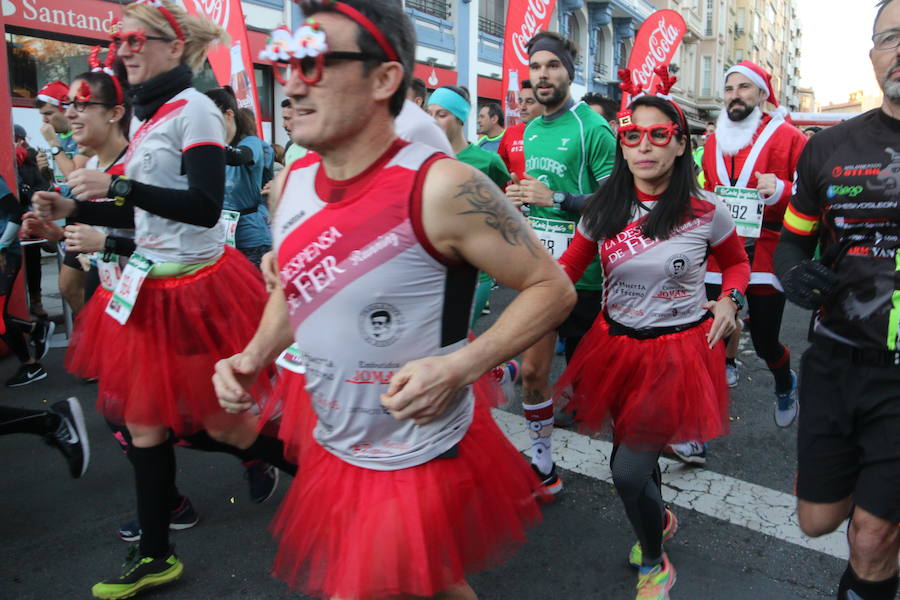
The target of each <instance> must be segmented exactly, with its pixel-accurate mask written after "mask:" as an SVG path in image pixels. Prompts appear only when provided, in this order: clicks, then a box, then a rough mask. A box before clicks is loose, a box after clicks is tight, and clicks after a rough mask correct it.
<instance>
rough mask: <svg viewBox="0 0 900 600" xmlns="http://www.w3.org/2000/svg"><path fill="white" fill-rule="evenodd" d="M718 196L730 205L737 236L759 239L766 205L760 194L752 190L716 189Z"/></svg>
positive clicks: (724, 187) (738, 188)
mask: <svg viewBox="0 0 900 600" xmlns="http://www.w3.org/2000/svg"><path fill="white" fill-rule="evenodd" d="M716 195H717V196H718V197H719V198H721V199H722V201H723V202H724V203H725V204H727V205H728V209H729V210H730V211H731V218H732V219H734V225H735V227H736V228H737V234H738V235H739V236H741V237H745V238H758V237H759V235H760V233H761V232H762V223H763V211H765V209H766V205H765V203H764V202H763V201H762V198H760V197H759V192H758V191H757V190H754V189H750V188H740V187H728V186H724V185H720V186H717V187H716Z"/></svg>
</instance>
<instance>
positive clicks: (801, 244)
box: [774, 228, 819, 278]
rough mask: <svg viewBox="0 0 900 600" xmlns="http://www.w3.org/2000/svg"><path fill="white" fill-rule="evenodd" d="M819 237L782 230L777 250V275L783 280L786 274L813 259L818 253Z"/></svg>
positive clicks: (775, 260)
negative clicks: (803, 262) (802, 262)
mask: <svg viewBox="0 0 900 600" xmlns="http://www.w3.org/2000/svg"><path fill="white" fill-rule="evenodd" d="M818 241H819V237H818V236H816V235H797V234H796V233H793V232H792V231H789V230H788V229H787V228H782V230H781V240H779V242H778V246H777V247H776V248H775V258H774V262H775V274H776V275H777V276H778V277H779V278H783V277H784V275H785V273H787V272H788V271H790V270H791V269H793V268H794V267H795V266H797V265H798V264H800V262H801V261H803V260H806V259H809V258H812V256H813V254H814V253H815V251H816V245H817V244H818Z"/></svg>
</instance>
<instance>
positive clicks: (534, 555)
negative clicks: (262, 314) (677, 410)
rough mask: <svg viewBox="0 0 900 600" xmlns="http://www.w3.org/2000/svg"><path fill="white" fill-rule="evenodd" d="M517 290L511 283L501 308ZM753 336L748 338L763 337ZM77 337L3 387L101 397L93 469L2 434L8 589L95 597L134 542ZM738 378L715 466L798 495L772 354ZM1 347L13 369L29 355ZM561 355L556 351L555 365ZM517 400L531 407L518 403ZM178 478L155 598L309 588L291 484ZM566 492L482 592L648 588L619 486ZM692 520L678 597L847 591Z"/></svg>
mask: <svg viewBox="0 0 900 600" xmlns="http://www.w3.org/2000/svg"><path fill="white" fill-rule="evenodd" d="M511 297H512V293H511V292H509V291H508V290H502V289H501V290H498V291H496V292H495V293H494V297H493V300H492V306H493V314H492V315H490V316H488V317H484V318H483V319H482V322H481V323H480V324H479V326H480V328H483V327H484V326H486V325H488V324H489V323H490V322H492V320H493V319H495V318H496V315H497V314H498V313H499V312H500V310H501V309H502V308H503V307H504V306H505V305H506V304H507V303H508V302H509V301H510V299H511ZM808 318H809V316H808V313H806V312H804V311H800V310H799V309H796V308H795V307H788V309H787V312H786V315H785V323H784V327H783V334H782V339H783V341H784V342H785V343H787V344H788V345H789V346H790V347H791V348H792V349H793V351H794V354H793V358H792V362H793V363H794V365H795V367H796V365H797V362H798V360H799V356H800V352H802V350H803V349H804V348H805V347H806V342H805V336H806V327H807V324H808ZM745 350H748V351H749V342H747V344H746V348H745ZM62 360H63V351H62V350H52V351H51V352H50V354H49V355H48V357H47V359H46V360H45V364H46V366H47V368H48V370H49V372H50V376H49V377H48V378H47V379H45V380H44V381H41V382H38V383H36V384H33V385H31V386H28V387H25V388H20V389H17V390H9V389H6V388H2V392H0V395H2V400H0V402H2V403H4V404H7V405H12V406H22V407H43V406H48V405H49V404H51V403H53V402H55V401H57V400H61V399H64V398H66V397H68V396H72V395H74V396H77V397H79V398H80V399H81V401H82V403H83V404H84V405H85V407H86V409H87V418H88V425H89V433H90V436H91V442H92V456H91V466H90V470H89V471H88V472H87V474H86V475H85V476H84V478H82V479H80V480H72V479H70V478H69V477H68V475H67V471H66V466H65V463H64V462H63V460H62V459H61V458H60V456H59V454H58V453H57V452H56V450H54V449H53V448H51V447H48V446H46V445H45V444H43V443H42V442H41V440H40V439H39V438H36V437H33V436H27V435H11V436H4V437H0V456H2V458H3V465H4V466H3V470H2V473H3V477H0V513H2V514H3V517H2V518H0V542H2V543H0V599H16V600H29V599H34V600H37V599H40V600H47V599H54V600H55V599H74V598H89V597H90V587H91V585H92V584H93V583H95V582H97V581H99V580H100V579H102V578H104V577H107V576H109V575H111V574H113V573H115V572H116V571H117V569H118V566H119V564H120V563H121V562H122V560H123V558H124V556H125V553H126V550H127V545H126V544H125V543H123V542H121V541H119V540H118V538H117V537H116V535H115V534H116V530H117V528H118V526H119V525H120V524H121V523H123V522H125V521H128V520H130V519H132V518H134V516H135V515H134V498H133V483H132V473H131V468H130V465H129V464H128V462H127V460H126V459H125V457H124V456H123V455H122V454H121V452H120V451H119V450H118V446H117V444H116V442H115V441H114V440H113V438H112V437H111V435H110V434H109V431H108V430H107V428H106V426H105V424H104V422H103V420H102V419H101V418H100V417H99V416H98V415H97V414H96V412H95V411H93V410H92V409H91V406H92V404H93V401H94V397H95V395H96V386H92V385H85V384H82V383H81V382H79V381H77V380H76V379H75V378H74V377H72V376H71V375H68V374H66V373H65V372H64V370H63V368H62ZM742 360H743V362H744V368H743V371H742V381H741V384H740V386H739V387H738V388H737V389H735V390H733V394H732V409H731V413H732V431H731V433H730V435H729V436H728V437H726V438H724V439H721V440H716V441H714V442H712V443H711V444H710V458H709V461H708V463H707V469H708V470H710V471H713V472H716V473H721V474H723V475H727V476H730V477H733V478H737V479H740V480H743V481H747V482H751V483H754V484H758V485H760V486H764V487H766V488H771V489H774V490H777V491H779V492H784V493H790V492H791V491H792V489H793V481H794V469H795V438H796V425H795V426H793V427H791V428H789V429H787V430H780V429H778V428H777V427H775V425H774V423H773V420H772V401H773V393H772V380H771V376H770V375H769V373H768V371H766V369H765V367H764V365H763V363H761V362H760V361H759V360H758V359H757V358H756V357H755V356H753V355H752V353H750V354H744V355H742ZM15 366H16V365H15V364H14V361H13V360H12V359H5V360H3V361H0V377H2V378H3V379H5V378H6V377H8V376H9V374H11V373H12V372H13V371H14V369H15ZM561 369H562V361H561V360H559V359H557V364H556V365H555V369H554V371H555V373H557V374H558V373H559V372H560V370H561ZM507 410H509V411H510V412H521V410H520V408H519V407H518V406H509V407H507ZM177 458H178V483H179V487H180V488H181V489H182V491H183V492H184V493H186V494H188V495H189V496H190V498H191V500H192V501H193V503H194V506H195V507H196V508H197V510H198V512H199V513H200V515H201V521H200V524H199V525H198V526H197V527H195V528H194V529H191V530H187V531H182V532H178V533H175V534H174V535H173V541H174V542H175V543H176V545H177V551H178V554H179V556H180V557H181V558H182V560H183V561H184V563H185V573H184V576H183V578H182V580H181V581H179V582H178V583H176V584H174V585H171V586H169V587H164V588H160V589H158V590H155V591H152V592H148V593H146V594H144V595H142V597H147V598H166V599H167V600H187V599H190V600H195V599H199V598H215V599H217V600H232V599H239V598H241V599H248V598H253V599H256V598H259V599H275V598H302V597H303V596H299V595H297V594H293V593H291V591H290V590H289V589H288V588H287V586H285V585H284V584H283V583H281V582H279V581H277V580H275V579H273V578H272V577H271V576H270V575H269V568H270V565H271V562H272V558H273V555H274V551H275V544H274V542H273V541H272V539H271V537H270V535H269V532H268V531H267V527H268V524H269V522H270V521H271V519H272V517H273V515H274V514H275V511H276V510H277V507H278V503H279V502H280V500H281V498H282V497H283V494H284V490H285V489H286V485H285V481H283V482H282V486H281V488H280V489H279V491H278V492H277V493H276V495H275V496H274V497H273V498H272V499H271V500H270V501H269V502H268V503H266V504H263V505H254V504H252V503H250V501H249V499H248V497H247V489H246V484H245V482H244V480H243V479H242V473H243V470H242V468H241V467H240V465H239V464H238V462H237V461H236V460H235V459H234V458H232V457H229V456H225V455H221V454H208V453H203V452H196V451H190V450H184V449H179V450H178V451H177ZM562 475H563V476H564V481H565V486H566V487H565V490H564V492H563V493H562V494H561V497H560V498H559V499H558V500H557V501H556V502H555V503H553V504H552V505H548V506H547V507H546V508H545V510H544V517H545V519H544V522H543V523H542V524H541V525H540V526H538V527H537V528H535V529H534V530H533V531H532V533H531V536H530V539H529V543H528V544H527V546H526V547H525V548H524V549H523V550H522V551H520V552H519V553H518V554H516V555H515V557H514V558H513V559H512V560H510V561H509V562H508V563H507V564H505V565H504V566H502V567H500V568H497V569H495V570H493V571H490V572H487V573H481V574H478V575H475V576H473V577H472V578H471V583H472V585H473V587H474V589H475V590H476V591H477V592H478V594H479V596H480V597H481V598H482V599H491V600H513V599H515V600H532V599H533V600H555V599H582V598H585V599H586V598H592V599H610V600H618V599H626V598H634V591H633V587H634V583H635V575H634V572H633V571H632V570H631V569H629V568H628V566H627V565H626V560H625V559H626V555H627V552H628V549H629V547H630V544H631V543H632V541H633V535H632V533H631V531H630V528H629V526H628V524H627V521H626V520H625V515H624V511H623V510H622V507H621V504H620V502H619V500H618V498H617V497H616V494H615V491H614V490H613V488H612V487H611V486H610V485H609V484H607V483H604V482H602V481H600V480H597V479H594V478H591V477H586V476H583V475H577V474H575V473H569V472H563V473H562ZM675 512H676V514H677V515H678V518H679V521H680V530H679V533H678V535H677V536H676V537H675V538H674V540H673V541H672V542H670V543H669V544H667V552H668V553H669V556H670V558H671V559H672V561H673V563H674V564H675V566H676V568H677V570H678V583H677V585H676V586H675V588H674V589H673V591H672V598H673V599H694V600H701V599H702V600H706V599H716V600H718V599H730V600H760V599H761V598H765V599H766V600H782V599H784V600H789V599H790V600H795V599H814V598H815V599H819V598H834V594H835V589H836V585H837V581H838V579H839V578H840V575H841V572H842V571H843V561H842V560H840V559H838V558H835V557H833V556H830V555H827V554H824V553H820V552H817V551H815V550H811V549H809V548H807V547H804V546H803V545H798V544H794V543H789V542H786V541H783V540H781V539H778V538H776V537H770V536H767V535H763V534H762V533H757V532H755V531H752V530H750V529H747V528H744V527H741V526H737V525H732V524H729V523H727V522H726V521H722V520H719V519H716V518H712V517H709V516H705V515H703V514H700V513H698V512H694V511H692V510H689V509H685V508H680V507H676V508H675Z"/></svg>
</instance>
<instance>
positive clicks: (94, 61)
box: [88, 42, 125, 104]
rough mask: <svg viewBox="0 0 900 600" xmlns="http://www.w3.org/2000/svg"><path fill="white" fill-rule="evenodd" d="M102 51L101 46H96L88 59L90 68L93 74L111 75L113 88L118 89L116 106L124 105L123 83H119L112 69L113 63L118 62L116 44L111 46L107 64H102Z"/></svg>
mask: <svg viewBox="0 0 900 600" xmlns="http://www.w3.org/2000/svg"><path fill="white" fill-rule="evenodd" d="M101 50H102V48H101V47H100V46H94V48H93V49H92V50H91V54H90V56H89V57H88V66H89V67H90V68H91V72H92V73H106V74H107V75H109V78H110V79H112V82H113V87H114V88H116V104H122V103H123V102H124V101H125V95H124V94H123V93H122V83H121V82H120V81H119V78H118V77H116V72H115V71H113V68H112V65H113V62H115V60H116V44H115V42H113V43H111V44H110V45H109V54H107V55H106V64H103V63H101V62H100V51H101Z"/></svg>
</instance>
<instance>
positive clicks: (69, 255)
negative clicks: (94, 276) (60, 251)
mask: <svg viewBox="0 0 900 600" xmlns="http://www.w3.org/2000/svg"><path fill="white" fill-rule="evenodd" d="M79 254H81V253H80V252H66V253H65V254H64V255H63V264H64V265H66V266H67V267H72V268H73V269H78V270H79V271H81V270H82V268H81V263H80V262H78V255H79Z"/></svg>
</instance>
